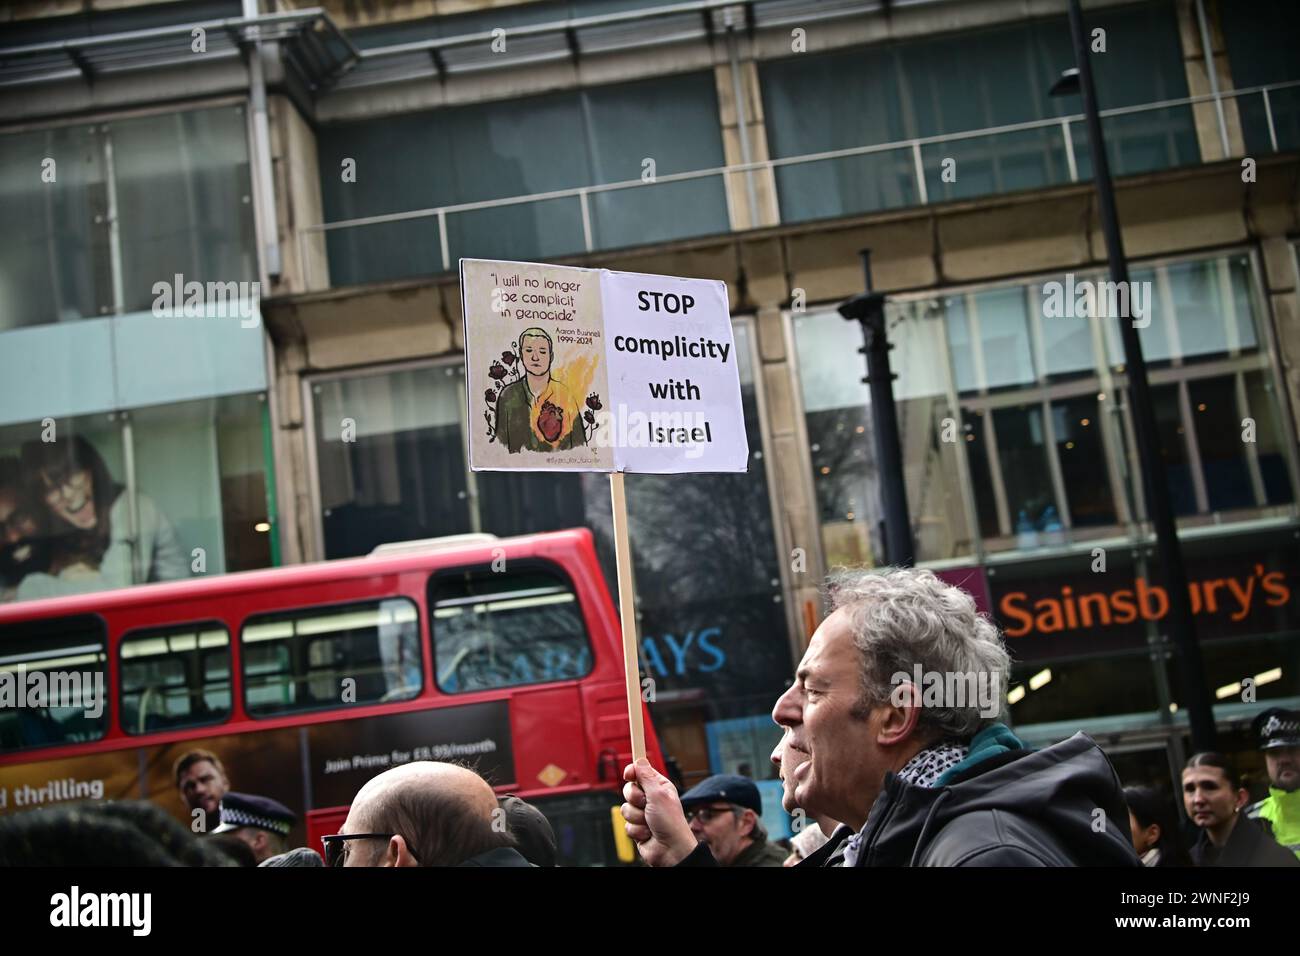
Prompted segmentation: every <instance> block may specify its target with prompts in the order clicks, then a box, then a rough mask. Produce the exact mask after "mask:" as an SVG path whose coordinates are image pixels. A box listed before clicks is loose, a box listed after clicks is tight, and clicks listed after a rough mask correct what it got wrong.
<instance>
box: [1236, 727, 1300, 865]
mask: <svg viewBox="0 0 1300 956" xmlns="http://www.w3.org/2000/svg"><path fill="white" fill-rule="evenodd" d="M1251 728H1252V729H1253V730H1254V732H1255V739H1256V740H1258V741H1259V749H1260V750H1262V751H1264V763H1265V764H1266V765H1267V766H1268V783H1269V787H1268V796H1267V797H1265V798H1264V799H1263V800H1260V801H1259V802H1258V803H1253V804H1251V805H1250V807H1248V808H1247V810H1246V814H1247V816H1249V817H1250V818H1251V819H1253V820H1258V821H1260V822H1264V821H1267V823H1268V825H1269V826H1271V827H1272V828H1273V838H1274V839H1275V840H1277V842H1278V843H1280V844H1282V846H1284V847H1286V848H1287V849H1288V850H1291V851H1292V852H1293V853H1295V854H1296V856H1300V711H1297V710H1283V709H1282V708H1281V707H1271V708H1269V709H1268V710H1266V711H1264V712H1263V713H1261V714H1259V716H1257V717H1256V718H1255V720H1254V722H1253V723H1252V724H1251Z"/></svg>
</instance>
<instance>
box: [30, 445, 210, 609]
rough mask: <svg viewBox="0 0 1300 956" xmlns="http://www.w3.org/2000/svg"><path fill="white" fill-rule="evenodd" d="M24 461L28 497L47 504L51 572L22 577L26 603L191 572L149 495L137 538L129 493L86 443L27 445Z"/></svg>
mask: <svg viewBox="0 0 1300 956" xmlns="http://www.w3.org/2000/svg"><path fill="white" fill-rule="evenodd" d="M21 461H22V466H21V471H22V475H23V480H24V482H25V489H24V490H25V493H26V498H27V499H28V500H29V501H32V502H35V503H37V504H39V505H41V506H43V507H42V509H41V510H42V512H43V513H42V514H41V515H40V516H39V519H38V520H40V522H41V525H42V527H41V537H42V538H43V539H44V544H45V556H46V570H45V571H44V572H37V573H33V574H28V575H27V576H26V577H24V578H23V580H22V582H21V583H20V584H19V586H18V591H17V597H18V599H19V600H28V599H31V598H39V597H54V596H59V595H65V594H81V593H86V592H90V591H99V590H103V589H105V588H120V587H126V586H128V585H130V584H136V583H144V582H147V581H168V580H172V579H175V578H183V577H186V576H187V575H188V573H189V567H188V563H187V562H186V560H185V555H184V553H183V552H182V551H181V548H180V543H179V542H178V541H177V538H176V529H175V528H174V527H173V526H172V524H171V522H170V521H169V520H168V519H167V517H166V515H164V514H163V513H162V512H161V511H160V510H159V509H158V506H157V505H156V504H154V502H153V501H152V500H151V499H150V498H148V497H147V496H145V495H137V496H136V521H135V524H136V528H135V533H134V534H133V533H132V527H131V514H130V496H129V495H128V494H127V493H126V489H125V488H124V487H123V486H122V485H120V484H118V483H117V482H116V481H114V480H113V476H112V475H111V474H110V473H109V470H108V466H107V465H106V464H105V463H104V459H103V458H102V457H101V456H100V454H99V452H98V451H96V450H95V448H94V446H93V445H91V444H90V442H88V441H86V439H84V438H82V437H81V436H80V435H77V436H73V437H72V438H68V439H62V440H59V441H53V442H39V441H31V442H27V443H26V444H24V445H23V448H22V459H21Z"/></svg>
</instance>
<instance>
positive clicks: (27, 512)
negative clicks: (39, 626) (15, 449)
mask: <svg viewBox="0 0 1300 956" xmlns="http://www.w3.org/2000/svg"><path fill="white" fill-rule="evenodd" d="M21 476H22V467H21V466H20V465H19V463H18V459H17V458H13V457H8V458H0V603H2V602H4V601H12V600H14V598H16V597H17V596H18V585H20V584H21V583H22V581H23V578H25V577H27V575H29V574H35V573H37V572H45V571H47V570H48V568H49V561H48V557H47V554H46V545H45V541H44V538H43V537H42V535H41V525H40V520H39V517H38V516H39V515H40V509H39V508H38V507H35V506H34V505H33V504H32V502H31V501H29V500H28V499H27V495H26V491H25V489H24V487H23V482H22V478H21Z"/></svg>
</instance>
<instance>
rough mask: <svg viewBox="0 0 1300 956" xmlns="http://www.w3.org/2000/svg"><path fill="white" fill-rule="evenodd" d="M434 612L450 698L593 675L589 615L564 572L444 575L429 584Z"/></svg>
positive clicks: (441, 683) (438, 663)
mask: <svg viewBox="0 0 1300 956" xmlns="http://www.w3.org/2000/svg"><path fill="white" fill-rule="evenodd" d="M429 607H430V608H431V609H432V610H431V614H432V625H431V627H430V633H431V635H432V637H433V652H434V667H435V674H436V675H437V681H438V687H439V688H440V689H441V690H442V691H443V692H444V693H448V694H457V693H465V692H467V691H475V690H490V689H492V688H496V687H513V686H517V685H519V684H541V683H546V682H548V681H557V680H574V679H576V678H579V677H583V676H585V675H586V674H588V673H589V672H590V671H591V648H590V645H589V644H588V641H587V630H586V627H585V626H584V625H583V622H582V610H581V608H579V606H578V599H577V597H576V596H575V595H574V593H573V589H572V588H571V587H570V586H569V584H568V582H567V581H565V580H564V579H562V578H561V577H560V576H559V575H557V574H553V573H550V572H547V571H541V570H534V569H529V570H526V571H524V570H521V571H519V572H509V573H496V572H493V571H489V570H487V569H484V570H483V571H457V572H452V573H445V572H443V573H438V574H435V575H434V576H433V578H432V579H431V580H430V581H429Z"/></svg>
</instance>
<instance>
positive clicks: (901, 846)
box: [623, 568, 1137, 866]
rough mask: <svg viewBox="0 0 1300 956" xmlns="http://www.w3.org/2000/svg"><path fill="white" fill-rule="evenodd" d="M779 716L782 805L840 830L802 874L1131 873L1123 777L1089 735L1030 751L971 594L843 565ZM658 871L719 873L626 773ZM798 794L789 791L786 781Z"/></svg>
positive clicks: (638, 835)
mask: <svg viewBox="0 0 1300 956" xmlns="http://www.w3.org/2000/svg"><path fill="white" fill-rule="evenodd" d="M827 590H828V594H829V598H830V610H831V613H830V614H829V615H828V616H827V618H826V620H825V621H823V622H822V625H821V626H820V627H819V628H818V629H817V632H816V633H815V634H813V637H812V640H811V641H810V643H809V645H808V649H807V651H806V652H805V653H804V656H803V660H802V661H800V662H799V667H798V670H797V671H796V673H795V680H794V683H793V684H792V685H791V686H790V688H789V689H788V690H787V691H786V692H785V693H784V694H782V695H781V698H780V699H779V700H778V701H777V702H776V706H775V707H773V708H772V719H773V720H775V721H776V722H777V724H779V725H780V726H781V727H783V728H784V729H785V732H786V739H785V741H784V745H783V746H782V747H779V748H777V750H776V751H774V753H773V761H774V762H777V763H778V765H779V764H780V762H782V761H784V762H787V763H789V762H791V761H794V762H795V763H794V765H793V766H784V767H781V768H780V769H781V770H782V771H783V776H784V777H785V778H786V780H787V787H786V795H785V801H784V802H785V803H786V809H787V810H788V811H793V810H794V809H795V808H796V807H798V808H800V809H801V810H803V812H804V813H805V814H807V815H808V816H810V817H814V818H817V817H829V818H832V819H835V820H840V821H843V825H841V826H840V827H839V829H837V830H836V831H835V833H834V834H833V835H832V837H831V839H830V840H829V841H828V842H827V843H826V845H825V846H823V847H822V848H821V849H819V850H817V851H816V852H815V853H813V854H812V855H811V856H809V857H808V858H807V859H805V860H803V861H801V862H800V863H799V864H798V865H799V866H1080V865H1105V866H1136V865H1137V858H1136V856H1135V854H1134V852H1133V848H1132V844H1131V842H1130V837H1129V831H1128V829H1127V822H1128V812H1127V807H1126V805H1125V803H1124V797H1123V792H1122V790H1121V789H1120V785H1119V780H1118V779H1117V778H1116V776H1115V771H1114V769H1113V768H1112V767H1111V765H1110V762H1109V761H1108V760H1107V759H1106V756H1105V754H1103V753H1102V752H1101V750H1100V748H1098V747H1097V745H1096V744H1095V743H1094V742H1093V741H1092V740H1091V739H1090V738H1088V737H1087V736H1086V735H1084V734H1081V733H1080V734H1075V735H1074V736H1073V737H1071V738H1070V739H1069V740H1066V741H1064V742H1062V743H1059V744H1056V745H1054V746H1052V747H1048V748H1047V749H1045V750H1042V751H1038V752H1034V751H1030V750H1028V749H1026V748H1025V746H1024V744H1022V743H1021V742H1020V741H1019V740H1018V739H1017V738H1016V736H1015V735H1014V734H1013V733H1012V732H1011V730H1010V729H1009V728H1008V727H1007V726H1006V725H1005V724H1004V723H1002V722H1001V720H1000V718H1001V716H1002V712H1003V710H1004V709H1005V707H1004V703H1003V702H1004V701H1005V699H1006V684H1007V679H1008V677H1009V674H1010V659H1009V656H1008V654H1007V651H1006V648H1005V646H1004V645H1003V643H1002V639H1001V637H1000V635H999V634H998V630H997V628H996V626H995V625H994V624H993V623H992V622H991V621H989V620H988V619H987V618H986V617H984V616H983V615H982V614H980V613H979V612H978V610H977V609H976V607H975V602H974V601H973V600H972V599H971V597H970V595H968V594H966V593H965V592H964V591H962V590H961V589H960V588H957V587H954V586H952V585H949V584H946V583H944V582H943V581H941V580H939V579H938V578H937V577H936V576H935V575H934V574H933V573H932V572H930V571H925V570H918V569H915V568H885V569H881V570H876V571H842V572H839V573H837V574H835V575H833V576H832V577H831V579H830V580H829V582H828V588H827ZM624 779H625V780H627V781H628V783H627V785H626V786H625V787H624V797H625V800H626V801H627V802H626V803H624V804H623V816H624V818H625V819H626V820H627V821H628V825H627V831H628V835H629V836H631V837H632V839H633V840H634V841H636V843H637V844H638V847H639V849H640V852H641V856H642V858H643V859H644V860H645V861H646V862H647V863H649V864H650V865H651V866H671V865H675V864H681V865H705V866H707V865H711V864H712V863H713V860H712V859H711V858H708V851H707V848H703V850H701V849H700V848H698V847H696V846H695V845H694V841H693V840H691V837H690V830H689V828H686V829H685V832H684V833H683V826H682V822H681V820H682V818H681V810H680V806H675V803H676V794H675V792H674V791H673V789H672V786H671V784H668V783H667V781H666V779H664V778H662V777H661V776H660V775H659V774H658V773H657V772H655V771H654V769H653V768H651V767H650V765H649V764H648V763H642V762H639V761H638V762H637V763H636V764H632V765H629V766H628V768H627V770H626V771H625V772H624ZM791 785H792V786H791Z"/></svg>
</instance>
